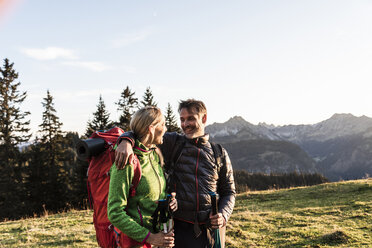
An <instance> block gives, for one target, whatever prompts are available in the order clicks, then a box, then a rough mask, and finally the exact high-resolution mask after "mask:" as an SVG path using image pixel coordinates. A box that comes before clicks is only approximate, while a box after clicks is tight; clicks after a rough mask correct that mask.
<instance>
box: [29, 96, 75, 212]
mask: <svg viewBox="0 0 372 248" xmlns="http://www.w3.org/2000/svg"><path fill="white" fill-rule="evenodd" d="M42 105H43V107H44V112H43V116H42V123H41V124H40V125H39V127H40V130H39V133H40V134H41V138H40V141H39V142H38V144H36V145H35V147H34V148H35V150H36V151H38V152H39V153H40V154H39V157H40V158H39V159H40V161H34V162H36V164H31V165H30V167H31V168H33V167H34V166H36V168H37V167H39V168H37V170H38V171H41V172H43V173H42V174H43V176H46V178H44V179H41V180H43V181H45V185H44V186H43V188H41V189H39V190H40V193H42V195H43V196H45V195H47V196H48V198H47V199H45V198H42V199H43V200H44V204H46V205H47V207H48V208H50V209H57V208H58V206H59V205H60V203H64V200H65V198H66V197H67V195H68V194H67V192H66V188H67V187H66V175H67V170H66V168H64V160H65V149H64V147H63V142H64V140H63V136H62V130H61V127H62V122H61V121H60V120H59V117H58V116H57V115H56V112H57V111H56V109H55V108H54V103H53V97H52V95H51V94H50V92H49V90H48V91H47V96H46V97H45V98H43V102H42ZM40 167H41V168H40ZM34 169H35V168H34ZM45 174H46V175H45Z"/></svg>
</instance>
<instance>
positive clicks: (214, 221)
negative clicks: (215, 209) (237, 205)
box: [209, 213, 226, 229]
mask: <svg viewBox="0 0 372 248" xmlns="http://www.w3.org/2000/svg"><path fill="white" fill-rule="evenodd" d="M209 218H210V220H211V225H212V228H213V229H219V228H221V227H224V226H225V225H226V220H225V218H224V217H223V215H222V214H221V213H218V214H216V215H210V216H209Z"/></svg>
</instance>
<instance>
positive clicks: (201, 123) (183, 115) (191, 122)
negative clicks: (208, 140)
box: [180, 108, 207, 139]
mask: <svg viewBox="0 0 372 248" xmlns="http://www.w3.org/2000/svg"><path fill="white" fill-rule="evenodd" d="M180 119H181V128H182V130H183V132H184V133H185V135H186V137H187V138H189V139H192V138H196V137H199V136H202V135H204V128H205V123H206V121H207V114H201V113H199V114H197V113H196V111H195V110H190V111H188V110H187V109H186V108H183V109H181V112H180Z"/></svg>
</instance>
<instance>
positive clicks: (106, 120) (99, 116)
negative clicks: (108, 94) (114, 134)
mask: <svg viewBox="0 0 372 248" xmlns="http://www.w3.org/2000/svg"><path fill="white" fill-rule="evenodd" d="M112 126H113V122H111V121H110V113H109V112H108V111H107V110H106V105H105V103H104V101H103V99H102V96H101V95H100V96H99V101H98V104H97V111H96V112H94V113H93V120H92V121H88V123H87V129H86V132H85V136H86V137H90V136H91V135H92V133H93V132H94V131H98V130H107V129H110V128H111V127H112Z"/></svg>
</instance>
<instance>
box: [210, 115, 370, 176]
mask: <svg viewBox="0 0 372 248" xmlns="http://www.w3.org/2000/svg"><path fill="white" fill-rule="evenodd" d="M206 132H207V133H209V134H210V137H211V140H212V141H214V142H217V143H221V144H223V146H224V147H225V148H226V149H227V151H228V152H229V155H230V159H231V161H232V163H233V167H234V168H235V169H242V170H246V171H248V172H263V173H287V172H293V171H297V172H306V173H316V172H319V173H322V174H324V175H325V176H326V177H327V178H329V179H330V180H332V181H337V180H342V179H344V180H347V179H358V178H363V177H366V176H368V175H371V174H372V118H369V117H367V116H361V117H356V116H354V115H352V114H334V115H333V116H332V117H331V118H329V119H327V120H324V121H322V122H319V123H316V124H312V125H284V126H275V125H268V124H265V123H259V124H258V125H254V124H252V123H249V122H247V121H246V120H244V119H243V118H242V117H240V116H235V117H232V118H230V119H229V120H228V121H226V122H225V123H213V124H211V125H208V126H207V127H206Z"/></svg>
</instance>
